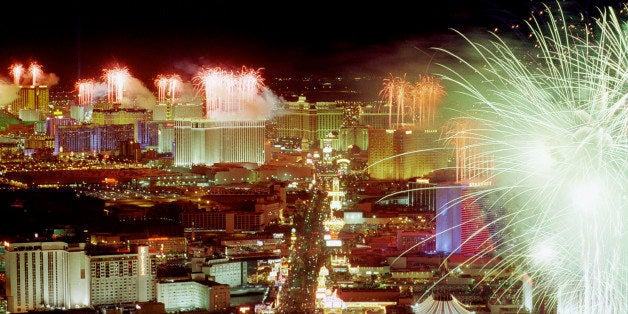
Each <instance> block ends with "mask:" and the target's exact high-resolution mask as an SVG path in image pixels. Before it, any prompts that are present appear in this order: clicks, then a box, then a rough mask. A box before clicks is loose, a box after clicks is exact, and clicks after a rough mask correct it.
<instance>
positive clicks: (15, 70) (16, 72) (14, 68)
mask: <svg viewBox="0 0 628 314" xmlns="http://www.w3.org/2000/svg"><path fill="white" fill-rule="evenodd" d="M9 70H10V71H11V75H13V84H15V85H20V81H21V80H22V73H24V66H22V65H21V64H17V63H16V64H12V65H11V66H10V67H9Z"/></svg>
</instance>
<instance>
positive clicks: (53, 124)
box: [46, 117, 78, 137]
mask: <svg viewBox="0 0 628 314" xmlns="http://www.w3.org/2000/svg"><path fill="white" fill-rule="evenodd" d="M68 125H78V121H77V120H76V119H73V118H63V117H49V118H46V135H49V136H52V137H54V136H55V135H56V134H57V129H59V127H60V126H68Z"/></svg>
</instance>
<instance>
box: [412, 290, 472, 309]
mask: <svg viewBox="0 0 628 314" xmlns="http://www.w3.org/2000/svg"><path fill="white" fill-rule="evenodd" d="M413 311H414V313H417V314H433V313H438V314H470V313H473V312H471V311H469V310H467V309H465V308H464V306H463V305H462V303H460V301H458V299H456V298H455V297H454V296H452V295H450V294H449V295H444V296H437V297H436V298H434V297H433V296H432V295H430V296H429V297H428V298H427V299H425V300H424V301H423V302H421V303H419V304H417V305H415V306H413Z"/></svg>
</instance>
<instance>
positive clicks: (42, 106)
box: [8, 85, 51, 117]
mask: <svg viewBox="0 0 628 314" xmlns="http://www.w3.org/2000/svg"><path fill="white" fill-rule="evenodd" d="M18 94H19V96H18V98H17V99H16V100H14V101H13V102H11V104H9V106H8V110H9V112H10V113H12V114H14V115H19V114H20V110H24V109H26V110H37V111H39V113H40V114H41V115H42V116H43V117H48V116H49V115H50V112H51V110H50V89H49V88H48V86H47V85H20V90H19V92H18Z"/></svg>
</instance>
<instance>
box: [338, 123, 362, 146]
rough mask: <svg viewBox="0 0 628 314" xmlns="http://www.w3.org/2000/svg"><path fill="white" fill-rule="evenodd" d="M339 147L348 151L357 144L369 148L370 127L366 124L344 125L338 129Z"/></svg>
mask: <svg viewBox="0 0 628 314" xmlns="http://www.w3.org/2000/svg"><path fill="white" fill-rule="evenodd" d="M338 139H339V142H340V143H339V144H338V146H339V149H340V150H342V151H347V150H348V149H349V148H352V147H354V146H357V147H359V148H360V150H362V151H365V150H367V149H368V148H369V128H368V127H366V126H351V127H342V128H340V130H338Z"/></svg>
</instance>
